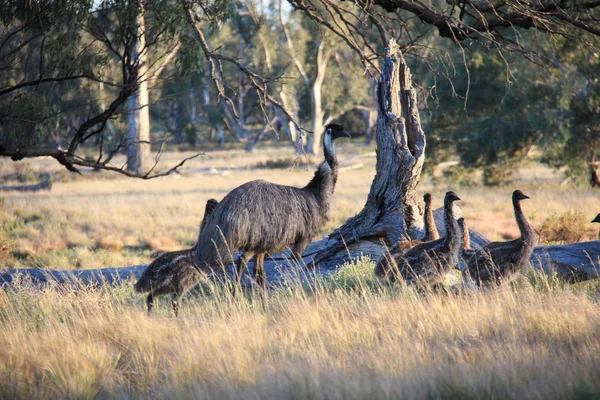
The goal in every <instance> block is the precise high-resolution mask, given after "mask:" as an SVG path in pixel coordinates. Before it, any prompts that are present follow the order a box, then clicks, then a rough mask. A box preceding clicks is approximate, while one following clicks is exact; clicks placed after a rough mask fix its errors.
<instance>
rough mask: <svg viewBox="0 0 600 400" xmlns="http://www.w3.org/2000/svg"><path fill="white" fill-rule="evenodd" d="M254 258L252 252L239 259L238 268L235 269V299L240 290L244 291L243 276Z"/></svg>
mask: <svg viewBox="0 0 600 400" xmlns="http://www.w3.org/2000/svg"><path fill="white" fill-rule="evenodd" d="M253 256H254V254H253V253H251V252H246V253H244V254H242V255H241V256H240V258H239V259H238V262H237V265H236V268H235V283H234V285H233V297H236V296H237V292H238V290H239V291H241V290H242V274H243V273H244V269H246V265H247V264H248V261H250V259H251V258H252V257H253Z"/></svg>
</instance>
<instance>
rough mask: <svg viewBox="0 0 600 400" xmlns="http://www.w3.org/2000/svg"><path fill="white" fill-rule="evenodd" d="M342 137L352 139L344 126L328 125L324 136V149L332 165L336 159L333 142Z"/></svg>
mask: <svg viewBox="0 0 600 400" xmlns="http://www.w3.org/2000/svg"><path fill="white" fill-rule="evenodd" d="M341 137H350V134H349V133H348V132H346V131H345V130H344V127H343V126H342V125H338V124H327V125H326V126H325V134H324V135H323V149H324V150H325V158H326V159H327V161H328V163H329V164H330V165H331V162H333V158H335V151H334V150H333V141H334V140H335V139H337V138H341ZM330 161H331V162H330Z"/></svg>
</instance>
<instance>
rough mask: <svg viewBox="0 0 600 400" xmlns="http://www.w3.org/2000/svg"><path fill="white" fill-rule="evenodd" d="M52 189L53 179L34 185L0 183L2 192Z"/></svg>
mask: <svg viewBox="0 0 600 400" xmlns="http://www.w3.org/2000/svg"><path fill="white" fill-rule="evenodd" d="M50 189H52V181H51V180H50V179H45V180H43V181H41V182H38V183H34V184H32V185H0V192H11V191H14V192H37V191H40V190H50Z"/></svg>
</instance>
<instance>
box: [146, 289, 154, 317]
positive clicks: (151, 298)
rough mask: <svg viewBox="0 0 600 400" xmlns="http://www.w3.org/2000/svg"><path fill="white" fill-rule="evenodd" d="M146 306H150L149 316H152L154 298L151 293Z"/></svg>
mask: <svg viewBox="0 0 600 400" xmlns="http://www.w3.org/2000/svg"><path fill="white" fill-rule="evenodd" d="M146 304H147V305H148V315H150V313H151V312H152V307H154V296H153V295H152V292H150V294H149V295H148V297H147V298H146Z"/></svg>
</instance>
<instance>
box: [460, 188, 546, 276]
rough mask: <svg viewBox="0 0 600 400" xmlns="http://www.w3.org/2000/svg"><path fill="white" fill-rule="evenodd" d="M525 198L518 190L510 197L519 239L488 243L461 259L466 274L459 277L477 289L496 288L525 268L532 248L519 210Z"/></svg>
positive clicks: (532, 237) (528, 229) (530, 231)
mask: <svg viewBox="0 0 600 400" xmlns="http://www.w3.org/2000/svg"><path fill="white" fill-rule="evenodd" d="M528 198H529V197H528V196H526V195H525V194H523V192H521V191H520V190H515V191H514V192H513V195H512V203H513V209H514V213H515V219H516V220H517V225H518V226H519V231H520V232H521V237H520V238H518V239H515V240H509V241H507V242H491V243H488V244H486V245H485V246H484V247H482V248H481V249H479V250H474V251H471V252H468V253H465V254H464V255H463V259H464V261H465V264H466V270H465V271H464V273H463V276H465V275H466V274H468V277H470V278H471V279H473V280H474V281H475V283H476V284H477V285H478V286H487V285H493V284H496V285H499V284H501V283H502V282H505V281H507V280H510V279H511V278H513V277H514V276H515V275H516V274H518V273H519V272H520V271H521V269H523V267H525V266H526V265H527V264H529V257H530V256H531V252H532V251H533V248H534V247H535V234H534V233H533V229H531V226H530V225H529V223H528V222H527V218H525V214H524V213H523V210H522V209H521V200H525V199H528Z"/></svg>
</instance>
